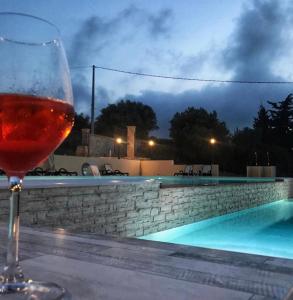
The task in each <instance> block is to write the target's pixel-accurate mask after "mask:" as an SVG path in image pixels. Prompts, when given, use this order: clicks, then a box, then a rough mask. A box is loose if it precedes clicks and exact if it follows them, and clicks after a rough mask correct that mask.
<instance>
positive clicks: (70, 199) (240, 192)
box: [0, 180, 293, 236]
mask: <svg viewBox="0 0 293 300" xmlns="http://www.w3.org/2000/svg"><path fill="white" fill-rule="evenodd" d="M292 186H293V185H292V182H291V180H285V181H284V182H276V183H255V184H252V183H251V184H238V185H237V184H231V185H230V184H229V185H221V186H204V187H181V188H163V189H160V187H159V184H158V183H154V182H152V183H143V184H121V185H100V186H96V187H60V188H41V189H30V190H23V192H22V195H21V208H20V210H21V224H23V225H29V226H45V227H55V228H56V227H58V228H65V229H70V230H73V231H79V232H82V231H83V232H97V233H101V234H111V235H118V236H142V235H145V234H149V233H153V232H157V231H160V230H164V229H170V228H174V227H177V226H180V225H184V224H189V223H192V222H195V221H199V220H202V219H206V218H210V217H213V216H218V215H223V214H227V213H231V212H235V211H238V210H242V209H246V208H250V207H255V206H258V205H261V204H264V203H268V202H272V201H275V200H280V199H287V198H290V197H292V196H293V192H292ZM8 196H9V193H8V192H7V191H5V190H0V220H1V221H4V220H5V221H7V215H8V200H7V199H8Z"/></svg>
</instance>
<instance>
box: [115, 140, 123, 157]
mask: <svg viewBox="0 0 293 300" xmlns="http://www.w3.org/2000/svg"><path fill="white" fill-rule="evenodd" d="M116 143H117V145H118V159H120V145H121V143H122V139H121V138H120V137H118V138H117V139H116Z"/></svg>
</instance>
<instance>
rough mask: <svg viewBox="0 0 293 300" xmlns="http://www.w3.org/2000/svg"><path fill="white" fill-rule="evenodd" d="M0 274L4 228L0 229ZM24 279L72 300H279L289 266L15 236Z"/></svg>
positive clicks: (86, 238)
mask: <svg viewBox="0 0 293 300" xmlns="http://www.w3.org/2000/svg"><path fill="white" fill-rule="evenodd" d="M0 238H1V244H0V253H1V255H0V264H1V267H2V266H3V262H4V253H5V245H6V226H5V225H3V224H1V225H0ZM20 253H21V260H22V262H21V265H22V267H23V269H24V272H25V274H26V275H27V276H29V277H32V278H35V279H38V280H43V281H51V282H56V283H59V284H60V285H62V286H64V287H66V288H68V290H69V291H70V293H71V294H72V299H83V300H87V299H89V300H90V299H92V300H97V299H119V300H121V299H127V300H131V299H140V300H143V299H160V300H161V299H168V300H169V299H170V300H172V299H176V300H178V299H186V300H187V299H193V300H194V299H200V300H214V299H217V300H222V299H223V300H229V299H237V300H264V299H266V300H269V299H271V300H272V299H283V298H284V296H285V295H286V293H287V291H288V290H289V288H290V287H291V286H293V260H287V259H279V258H271V257H265V256H257V255H249V254H239V253H233V252H226V251H218V250H209V249H203V248H197V247H191V246H182V245H174V244H167V243H159V242H151V241H143V240H137V239H127V238H125V239H122V238H111V237H107V236H100V235H95V234H70V233H66V232H64V231H63V230H58V231H56V232H53V231H49V230H45V229H31V228H27V227H22V228H21V243H20Z"/></svg>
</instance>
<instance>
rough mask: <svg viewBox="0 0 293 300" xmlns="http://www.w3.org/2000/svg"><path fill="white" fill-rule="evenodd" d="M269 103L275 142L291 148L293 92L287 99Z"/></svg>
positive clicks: (292, 144) (292, 145)
mask: <svg viewBox="0 0 293 300" xmlns="http://www.w3.org/2000/svg"><path fill="white" fill-rule="evenodd" d="M268 103H269V104H270V105H271V106H272V109H270V114H271V125H272V130H273V138H274V142H275V143H276V144H277V145H279V146H282V147H286V148H287V149H289V150H291V149H292V147H293V141H292V138H293V133H292V130H293V94H289V95H288V96H287V97H286V99H285V100H283V101H279V102H270V101H268Z"/></svg>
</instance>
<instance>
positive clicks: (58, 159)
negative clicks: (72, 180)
mask: <svg viewBox="0 0 293 300" xmlns="http://www.w3.org/2000/svg"><path fill="white" fill-rule="evenodd" d="M54 162H55V168H56V169H57V170H58V169H60V168H65V169H67V170H68V171H76V172H78V174H79V175H81V166H82V164H83V163H85V162H89V163H94V164H96V165H97V166H98V167H99V169H100V170H103V168H104V165H105V164H111V165H112V168H113V170H116V169H118V170H120V171H122V172H128V173H129V175H131V176H139V175H140V161H139V160H130V159H123V158H121V159H118V158H117V157H83V156H68V155H66V156H65V155H54Z"/></svg>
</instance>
